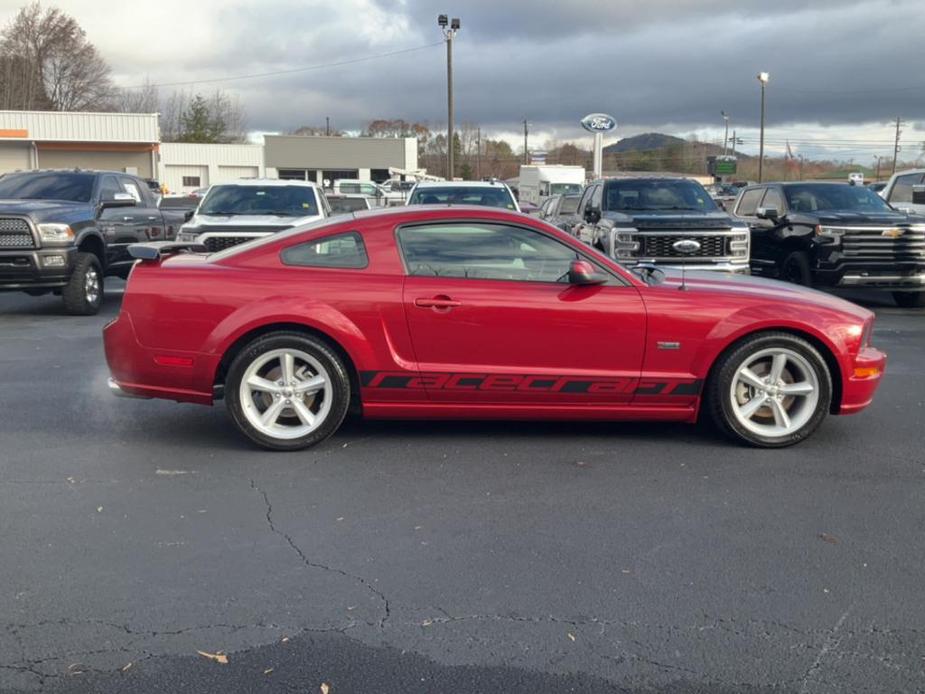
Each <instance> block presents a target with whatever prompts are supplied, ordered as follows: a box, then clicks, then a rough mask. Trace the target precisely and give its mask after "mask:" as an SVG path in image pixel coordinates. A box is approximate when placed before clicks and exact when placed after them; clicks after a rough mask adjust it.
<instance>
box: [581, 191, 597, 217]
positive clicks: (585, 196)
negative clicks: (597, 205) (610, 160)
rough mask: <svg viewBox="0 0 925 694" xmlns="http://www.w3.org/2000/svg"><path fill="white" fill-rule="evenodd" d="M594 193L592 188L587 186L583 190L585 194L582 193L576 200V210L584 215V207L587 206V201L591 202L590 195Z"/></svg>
mask: <svg viewBox="0 0 925 694" xmlns="http://www.w3.org/2000/svg"><path fill="white" fill-rule="evenodd" d="M593 191H594V186H588V187H587V188H585V192H584V193H582V195H581V197H580V198H579V199H578V209H579V210H581V211H582V213H584V210H585V207H587V206H588V201H590V200H591V193H592V192H593Z"/></svg>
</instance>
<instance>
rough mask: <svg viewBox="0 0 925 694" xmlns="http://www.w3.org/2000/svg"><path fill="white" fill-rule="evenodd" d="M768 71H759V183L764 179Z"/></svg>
mask: <svg viewBox="0 0 925 694" xmlns="http://www.w3.org/2000/svg"><path fill="white" fill-rule="evenodd" d="M768 77H770V75H768V73H766V72H759V73H758V81H759V82H761V136H760V138H759V145H758V183H761V182H762V180H763V179H764V88H765V87H766V86H767V84H768Z"/></svg>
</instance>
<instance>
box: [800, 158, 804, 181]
mask: <svg viewBox="0 0 925 694" xmlns="http://www.w3.org/2000/svg"><path fill="white" fill-rule="evenodd" d="M803 159H804V157H803V155H802V154H801V155H800V180H801V181H802V180H803Z"/></svg>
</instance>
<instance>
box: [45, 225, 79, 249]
mask: <svg viewBox="0 0 925 694" xmlns="http://www.w3.org/2000/svg"><path fill="white" fill-rule="evenodd" d="M38 229H39V238H41V239H42V243H43V244H46V245H49V246H55V245H65V244H68V243H70V242H71V241H73V240H74V230H73V229H71V227H69V226H68V225H67V224H39V225H38Z"/></svg>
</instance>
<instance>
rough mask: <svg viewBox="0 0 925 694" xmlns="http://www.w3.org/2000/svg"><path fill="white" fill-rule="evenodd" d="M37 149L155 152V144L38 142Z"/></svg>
mask: <svg viewBox="0 0 925 694" xmlns="http://www.w3.org/2000/svg"><path fill="white" fill-rule="evenodd" d="M36 144H37V145H38V148H39V151H42V150H44V151H46V152H50V151H52V150H55V151H58V152H155V151H157V145H156V144H154V143H152V144H147V143H135V142H38V143H36Z"/></svg>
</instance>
